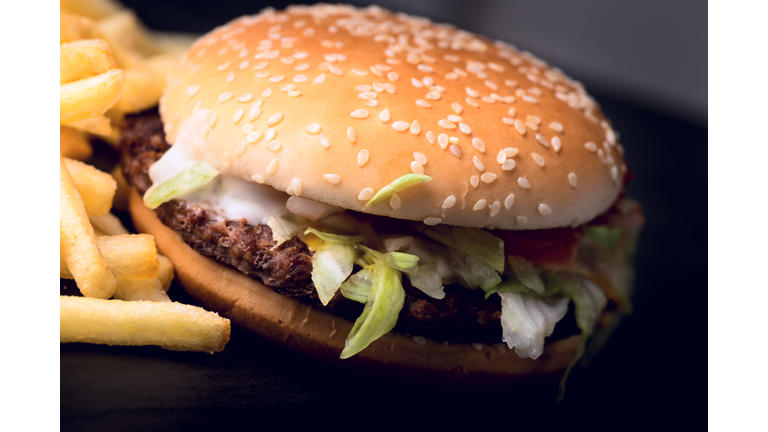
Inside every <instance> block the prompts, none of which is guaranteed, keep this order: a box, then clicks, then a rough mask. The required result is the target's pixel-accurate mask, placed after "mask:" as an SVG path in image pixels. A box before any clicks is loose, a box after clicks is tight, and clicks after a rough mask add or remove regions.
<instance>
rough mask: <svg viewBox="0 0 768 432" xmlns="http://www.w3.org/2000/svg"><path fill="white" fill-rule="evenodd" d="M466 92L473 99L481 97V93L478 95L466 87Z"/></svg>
mask: <svg viewBox="0 0 768 432" xmlns="http://www.w3.org/2000/svg"><path fill="white" fill-rule="evenodd" d="M464 90H465V91H466V92H467V94H468V95H469V96H470V97H473V98H476V97H478V96H479V95H480V93H478V92H477V91H476V90H473V89H472V88H470V87H464Z"/></svg>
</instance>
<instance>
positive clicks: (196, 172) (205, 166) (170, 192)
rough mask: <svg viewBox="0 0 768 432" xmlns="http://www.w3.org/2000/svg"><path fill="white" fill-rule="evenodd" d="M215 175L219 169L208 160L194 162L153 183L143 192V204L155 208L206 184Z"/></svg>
mask: <svg viewBox="0 0 768 432" xmlns="http://www.w3.org/2000/svg"><path fill="white" fill-rule="evenodd" d="M217 175H219V171H218V170H217V169H216V168H214V167H213V166H212V165H211V164H209V163H208V162H196V163H194V164H192V165H190V166H188V167H187V168H186V169H185V170H184V171H182V172H180V173H178V174H176V175H174V176H173V177H171V178H169V179H168V180H166V181H164V182H162V183H160V184H153V185H152V187H150V188H149V189H148V190H147V192H146V193H145V194H144V205H146V206H147V207H149V208H151V209H156V208H158V207H159V206H160V204H163V203H165V202H168V201H170V200H172V199H174V198H176V197H177V196H179V195H183V194H185V193H187V192H190V191H193V190H195V189H197V188H199V187H200V186H203V185H205V184H207V183H208V182H210V181H211V180H213V179H214V177H216V176H217Z"/></svg>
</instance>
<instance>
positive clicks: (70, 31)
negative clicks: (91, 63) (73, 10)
mask: <svg viewBox="0 0 768 432" xmlns="http://www.w3.org/2000/svg"><path fill="white" fill-rule="evenodd" d="M92 34H93V21H91V20H90V19H88V18H86V17H83V16H79V15H75V14H70V13H62V14H60V22H59V43H65V42H72V41H74V40H78V39H89V38H90V37H91V35H92Z"/></svg>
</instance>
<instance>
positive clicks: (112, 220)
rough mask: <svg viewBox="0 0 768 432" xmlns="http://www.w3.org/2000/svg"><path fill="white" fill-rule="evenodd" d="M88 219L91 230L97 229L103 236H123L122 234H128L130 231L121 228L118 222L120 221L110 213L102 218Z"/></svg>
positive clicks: (121, 224) (121, 225) (90, 217)
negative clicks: (91, 226)
mask: <svg viewBox="0 0 768 432" xmlns="http://www.w3.org/2000/svg"><path fill="white" fill-rule="evenodd" d="M88 219H90V220H91V225H93V229H97V228H98V229H99V230H100V231H102V232H103V233H105V235H111V236H115V235H123V234H130V231H128V230H127V229H125V227H124V226H123V223H122V222H120V219H118V218H117V216H115V215H114V214H112V213H107V214H105V215H104V216H101V217H96V216H88Z"/></svg>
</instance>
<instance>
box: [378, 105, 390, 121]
mask: <svg viewBox="0 0 768 432" xmlns="http://www.w3.org/2000/svg"><path fill="white" fill-rule="evenodd" d="M391 118H392V116H391V115H390V114H389V110H388V109H386V108H384V111H382V112H380V113H379V120H381V121H382V122H384V123H386V122H388V121H389V120H390V119H391Z"/></svg>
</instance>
